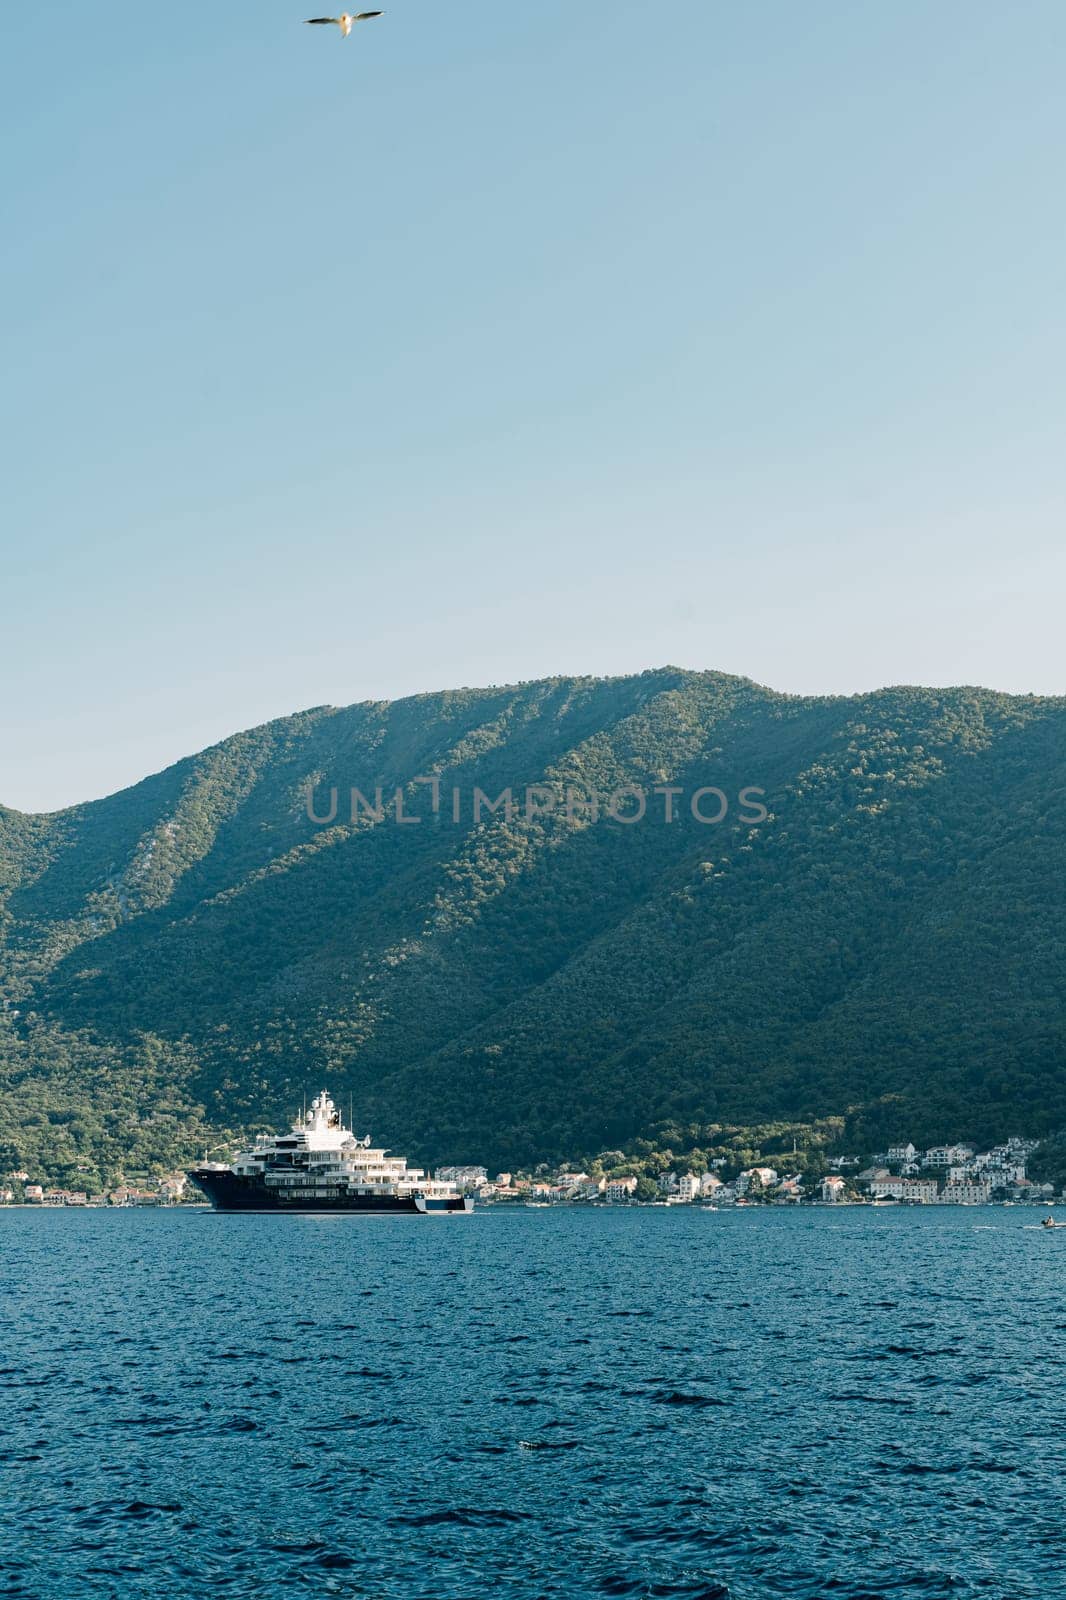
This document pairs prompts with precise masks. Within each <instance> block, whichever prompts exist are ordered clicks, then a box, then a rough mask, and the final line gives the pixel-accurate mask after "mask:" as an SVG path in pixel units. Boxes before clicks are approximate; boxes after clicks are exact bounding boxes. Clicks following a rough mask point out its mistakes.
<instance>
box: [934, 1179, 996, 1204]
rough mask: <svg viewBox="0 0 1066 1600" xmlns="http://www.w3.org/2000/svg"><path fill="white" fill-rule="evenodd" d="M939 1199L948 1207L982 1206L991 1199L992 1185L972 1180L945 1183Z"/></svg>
mask: <svg viewBox="0 0 1066 1600" xmlns="http://www.w3.org/2000/svg"><path fill="white" fill-rule="evenodd" d="M940 1198H941V1199H942V1200H943V1201H944V1203H945V1204H946V1205H949V1206H982V1205H987V1204H988V1202H989V1201H990V1200H991V1198H992V1185H991V1184H990V1183H987V1182H978V1181H976V1180H972V1179H962V1180H959V1181H957V1182H955V1183H946V1184H945V1185H944V1188H943V1192H942V1194H941V1196H940Z"/></svg>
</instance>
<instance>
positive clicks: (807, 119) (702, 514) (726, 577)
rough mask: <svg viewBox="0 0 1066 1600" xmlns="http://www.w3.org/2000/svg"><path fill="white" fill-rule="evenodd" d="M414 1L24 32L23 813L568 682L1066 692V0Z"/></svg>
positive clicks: (10, 610) (6, 671)
mask: <svg viewBox="0 0 1066 1600" xmlns="http://www.w3.org/2000/svg"><path fill="white" fill-rule="evenodd" d="M387 3H388V4H389V9H388V14H387V15H386V16H385V17H384V18H382V19H381V20H379V21H377V22H374V23H369V24H366V25H365V26H362V27H360V28H359V29H357V30H356V32H355V33H354V34H353V36H352V38H351V39H350V40H348V41H347V42H342V41H341V39H340V38H339V36H336V35H335V34H334V32H333V30H326V29H316V28H305V27H303V26H301V25H300V19H301V18H302V17H303V16H304V15H305V10H306V9H308V6H307V0H257V3H256V4H253V5H239V6H238V5H231V4H226V5H221V6H220V5H218V4H208V3H207V0H187V3H184V4H182V5H175V6H168V7H162V8H158V9H156V8H151V7H148V8H142V6H141V5H135V4H133V3H132V0H107V3H106V4H102V5H99V6H89V7H86V6H85V5H84V3H79V4H74V3H73V0H54V3H52V4H49V5H48V6H32V5H27V6H24V7H14V6H8V7H7V8H6V9H5V15H4V19H3V21H2V23H0V118H2V121H3V128H4V140H3V147H2V162H3V170H2V172H0V179H2V182H0V193H2V200H0V206H2V212H0V235H2V237H3V240H4V248H3V252H2V261H0V306H2V312H0V316H2V333H3V342H2V348H3V352H4V357H3V380H4V381H3V385H2V400H0V408H2V416H0V456H2V461H0V468H2V476H3V483H4V502H5V531H4V533H3V535H2V538H3V552H2V555H3V560H2V572H3V591H2V622H3V626H2V633H0V668H2V672H3V682H4V688H5V696H4V699H5V717H4V726H3V733H2V738H0V800H2V801H4V802H5V803H7V804H9V805H14V806H18V807H21V808H23V809H52V808H55V807H58V806H60V805H62V804H67V803H71V802H73V801H75V800H78V799H86V798H90V797H93V796H96V795H99V794H102V793H105V792H109V791H111V790H114V789H117V788H119V787H122V786H124V785H125V784H127V783H130V782H133V781H134V780H136V779H137V778H139V777H141V776H143V775H145V774H146V773H148V772H150V771H153V770H156V769H158V768H160V767H162V766H164V765H167V764H168V763H169V762H170V761H172V760H175V759H177V758H178V757H180V756H182V755H184V754H187V753H189V752H191V751H193V750H195V749H198V748H201V747H202V746H204V745H206V744H209V743H212V742H213V741H215V740H216V739H218V738H221V737H223V736H224V735H226V734H227V733H230V732H233V731H235V730H236V729H238V728H241V727H246V726H249V725H251V724H254V723H256V722H261V721H264V720H266V719H268V718H270V717H273V716H278V715H281V714H284V713H286V712H289V711H294V710H297V709H300V708H303V707H306V706H309V705H315V704H322V703H325V702H331V703H334V704H345V703H347V702H349V701H352V700H357V699H363V698H368V697H373V698H392V697H394V696H397V695H401V694H406V693H411V692H414V691H417V690H422V689H431V688H442V687H448V686H454V685H458V684H464V683H467V684H470V683H491V682H503V681H511V680H515V679H519V678H529V677H535V676H540V675H544V674H550V673H568V672H595V673H618V672H625V671H630V670H637V669H641V668H643V667H647V666H653V665H662V664H665V663H667V662H672V663H677V664H680V665H684V666H690V667H714V668H718V669H722V670H725V671H732V672H738V673H745V674H748V675H750V676H752V677H754V678H757V679H758V680H760V681H761V682H765V683H769V684H772V685H774V686H775V687H778V688H782V689H789V690H795V691H853V690H858V689H864V688H872V687H877V686H879V685H881V684H884V683H891V682H911V683H915V682H926V683H941V684H943V683H959V682H963V683H975V682H977V683H985V684H988V685H991V686H993V687H997V688H1003V689H1010V690H1016V691H1029V690H1035V691H1040V692H1047V693H1061V692H1063V691H1066V665H1064V663H1066V653H1064V651H1063V646H1062V634H1063V600H1064V595H1066V553H1064V551H1066V540H1064V537H1063V535H1064V527H1063V510H1064V504H1066V495H1064V489H1066V448H1064V447H1066V398H1064V396H1066V382H1064V374H1066V333H1064V318H1063V287H1064V262H1066V220H1064V219H1066V207H1064V203H1063V192H1062V174H1063V169H1064V157H1066V5H1063V3H1062V0H1024V3H1022V4H1019V5H1008V4H1005V3H1004V0H935V3H931V0H891V3H889V0H884V3H882V4H873V3H869V4H867V3H862V4H859V3H856V0H808V3H807V4H801V3H800V0H761V3H760V0H728V3H727V0H673V3H671V4H665V5H659V6H652V5H649V4H647V3H646V0H642V3H640V4H637V3H635V0H615V3H612V4H608V3H607V0H584V3H577V0H569V3H567V4H562V3H561V0H540V3H538V4H535V5H515V4H505V3H502V0H494V3H491V4H490V3H489V0H466V3H463V4H451V5H447V6H445V5H443V4H441V3H440V0H436V3H430V0H387ZM310 9H313V7H311V8H310Z"/></svg>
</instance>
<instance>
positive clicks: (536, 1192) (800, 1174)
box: [437, 1137, 1066, 1207]
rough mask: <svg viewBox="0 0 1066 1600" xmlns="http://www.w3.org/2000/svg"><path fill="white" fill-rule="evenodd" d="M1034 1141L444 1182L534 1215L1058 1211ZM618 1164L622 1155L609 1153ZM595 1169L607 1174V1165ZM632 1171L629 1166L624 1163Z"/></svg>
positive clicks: (465, 1173)
mask: <svg viewBox="0 0 1066 1600" xmlns="http://www.w3.org/2000/svg"><path fill="white" fill-rule="evenodd" d="M1038 1142H1039V1141H1037V1140H1035V1139H1020V1138H1016V1137H1011V1138H1008V1139H1006V1140H1005V1141H1004V1142H1003V1143H1002V1144H996V1145H993V1146H992V1148H991V1149H989V1150H985V1151H977V1150H976V1149H974V1147H973V1146H972V1145H968V1144H947V1145H934V1146H931V1147H930V1148H928V1149H925V1150H919V1149H917V1148H916V1147H915V1145H913V1144H912V1143H910V1142H909V1141H908V1142H907V1143H906V1144H897V1145H892V1146H890V1147H889V1148H888V1149H887V1150H884V1151H882V1152H879V1153H878V1154H876V1155H874V1156H872V1157H870V1158H869V1159H866V1158H864V1157H863V1156H861V1155H836V1156H830V1157H828V1158H827V1160H826V1162H825V1163H824V1166H825V1169H826V1170H821V1171H819V1170H815V1171H811V1170H806V1171H794V1172H789V1171H788V1170H787V1168H785V1167H781V1168H779V1167H778V1166H771V1165H768V1164H757V1165H752V1166H749V1167H743V1168H741V1169H740V1170H738V1171H731V1170H730V1166H729V1162H728V1159H727V1158H725V1157H716V1158H714V1159H712V1160H710V1161H708V1162H707V1163H706V1164H705V1166H704V1170H702V1171H695V1170H692V1169H691V1168H686V1167H685V1165H684V1163H683V1162H682V1163H678V1165H677V1166H676V1167H669V1168H667V1169H666V1170H664V1171H662V1172H660V1173H658V1174H657V1175H656V1176H651V1175H650V1174H649V1173H647V1172H646V1171H644V1172H639V1173H638V1172H637V1171H624V1170H617V1169H614V1168H611V1169H610V1170H607V1171H604V1170H599V1171H591V1172H584V1171H574V1170H569V1169H564V1170H560V1171H555V1172H548V1171H545V1170H542V1169H538V1171H537V1172H536V1173H535V1174H532V1175H531V1174H515V1173H510V1172H501V1173H498V1174H497V1175H496V1176H495V1177H493V1178H492V1179H490V1177H489V1173H488V1170H487V1169H486V1168H485V1167H479V1166H467V1167H442V1168H440V1169H439V1170H438V1173H437V1176H438V1177H441V1178H447V1179H450V1180H451V1181H453V1182H455V1183H457V1184H459V1185H460V1186H462V1187H464V1188H466V1189H468V1190H469V1191H470V1192H472V1193H474V1194H475V1195H476V1196H477V1198H478V1200H479V1201H481V1202H482V1203H485V1204H501V1203H508V1202H509V1203H512V1204H513V1203H525V1204H527V1205H529V1204H533V1205H559V1204H590V1203H592V1204H595V1203H597V1202H602V1203H604V1204H607V1205H613V1204H619V1203H630V1204H633V1203H637V1204H646V1205H705V1206H710V1207H721V1206H749V1205H799V1204H817V1205H843V1204H852V1205H871V1204H873V1205H883V1204H890V1203H897V1204H909V1205H990V1204H993V1203H1003V1204H1012V1205H1013V1204H1018V1203H1025V1202H1029V1203H1033V1204H1040V1205H1048V1204H1053V1203H1054V1202H1055V1200H1056V1198H1066V1196H1059V1195H1057V1194H1056V1189H1055V1186H1054V1184H1051V1183H1041V1182H1039V1181H1037V1180H1036V1179H1034V1178H1032V1177H1030V1175H1029V1173H1028V1164H1029V1160H1030V1158H1031V1156H1032V1154H1033V1152H1034V1150H1036V1148H1037V1145H1038ZM607 1154H608V1155H617V1154H619V1152H608V1153H607ZM593 1165H594V1167H597V1168H602V1167H603V1165H604V1161H603V1158H601V1160H600V1161H599V1162H597V1163H594V1164H593ZM623 1165H624V1163H623Z"/></svg>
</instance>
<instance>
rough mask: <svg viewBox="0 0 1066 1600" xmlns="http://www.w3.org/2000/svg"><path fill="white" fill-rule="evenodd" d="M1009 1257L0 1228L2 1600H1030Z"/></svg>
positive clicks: (48, 1225)
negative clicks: (216, 1598) (928, 1598)
mask: <svg viewBox="0 0 1066 1600" xmlns="http://www.w3.org/2000/svg"><path fill="white" fill-rule="evenodd" d="M1037 1220H1038V1217H1037V1215H1036V1214H1034V1213H1033V1212H1027V1211H1023V1210H1020V1209H1016V1210H1014V1211H1010V1210H1006V1211H1004V1210H1002V1209H998V1210H997V1209H988V1210H985V1209H974V1210H970V1209H966V1210H960V1211H955V1212H952V1211H949V1210H942V1209H935V1210H930V1211H924V1212H915V1211H907V1212H900V1211H893V1210H877V1211H870V1210H852V1209H847V1210H844V1211H840V1212H831V1211H827V1210H820V1211H803V1212H784V1211H766V1210H761V1211H760V1210H749V1211H747V1212H743V1213H741V1212H738V1213H735V1214H729V1213H725V1212H719V1213H706V1212H699V1211H695V1210H680V1209H671V1210H669V1211H665V1210H657V1209H656V1210H636V1211H628V1212H627V1211H626V1210H625V1209H624V1208H614V1209H611V1210H607V1211H603V1210H599V1211H593V1212H581V1211H568V1210H556V1211H537V1210H533V1211H527V1210H519V1211H511V1212H505V1211H499V1210H498V1211H495V1212H483V1213H478V1214H476V1215H474V1216H473V1217H470V1218H461V1217H460V1218H440V1219H424V1218H411V1219H407V1218H396V1219H377V1218H373V1219H357V1218H343V1217H340V1218H299V1217H277V1218H275V1217H239V1216H238V1217H222V1216H215V1215H212V1214H208V1213H203V1212H196V1211H187V1212H182V1211H173V1210H172V1211H158V1212H137V1211H124V1212H117V1213H116V1212H111V1213H107V1212H104V1213H93V1212H89V1213H78V1212H74V1211H63V1212H54V1213H42V1212H35V1211H24V1210H19V1211H13V1210H8V1211H6V1212H0V1251H2V1257H0V1271H2V1274H3V1282H2V1324H0V1594H2V1595H19V1596H33V1597H41V1600H52V1597H53V1596H63V1597H71V1600H80V1597H97V1596H118V1597H122V1600H126V1597H140V1596H150V1597H153V1600H154V1597H156V1596H160V1597H162V1596H166V1597H168V1600H176V1597H194V1596H195V1597H196V1600H200V1597H203V1596H205V1595H207V1594H208V1592H209V1591H210V1592H214V1593H218V1594H221V1595H231V1596H252V1595H255V1596H262V1595H270V1596H272V1597H276V1596H288V1595H302V1594H310V1595H357V1596H366V1597H368V1600H370V1597H382V1600H392V1597H397V1600H400V1597H402V1600H416V1597H422V1596H425V1597H426V1600H430V1597H433V1600H460V1597H461V1600H466V1597H470V1600H474V1597H489V1596H500V1597H506V1600H509V1597H515V1600H517V1597H521V1600H535V1597H537V1596H560V1597H562V1596H565V1597H568V1600H572V1597H576V1596H581V1595H590V1596H596V1595H621V1596H625V1595H630V1596H637V1597H640V1596H652V1595H656V1596H659V1595H663V1596H665V1595H681V1596H694V1597H701V1596H702V1597H705V1600H727V1597H735V1600H765V1597H767V1596H773V1595H788V1596H792V1597H797V1600H801V1597H810V1596H823V1595H824V1596H827V1597H829V1596H832V1597H837V1600H860V1597H864V1596H869V1597H874V1596H882V1595H898V1596H901V1597H902V1596H922V1595H952V1596H965V1595H971V1594H972V1595H981V1596H985V1597H988V1600H1024V1597H1030V1596H1032V1597H1034V1600H1047V1597H1049V1596H1055V1595H1066V1562H1064V1560H1063V1555H1062V1544H1063V1538H1064V1533H1063V1525H1064V1521H1066V1518H1064V1510H1066V1508H1064V1504H1063V1489H1064V1484H1066V1444H1064V1421H1066V1407H1064V1401H1066V1369H1064V1358H1063V1349H1064V1335H1066V1233H1052V1234H1041V1233H1039V1232H1038V1231H1035V1229H1034V1226H1033V1225H1034V1224H1035V1223H1036V1222H1037Z"/></svg>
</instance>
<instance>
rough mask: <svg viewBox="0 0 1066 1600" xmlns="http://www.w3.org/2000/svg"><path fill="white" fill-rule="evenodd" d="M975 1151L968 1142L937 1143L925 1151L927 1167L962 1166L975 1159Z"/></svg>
mask: <svg viewBox="0 0 1066 1600" xmlns="http://www.w3.org/2000/svg"><path fill="white" fill-rule="evenodd" d="M973 1157H974V1151H973V1148H972V1146H970V1145H968V1144H937V1145H934V1146H933V1148H932V1149H931V1150H927V1151H926V1152H925V1165H926V1166H927V1167H954V1166H962V1165H965V1164H966V1163H967V1162H970V1161H972V1160H973Z"/></svg>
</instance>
